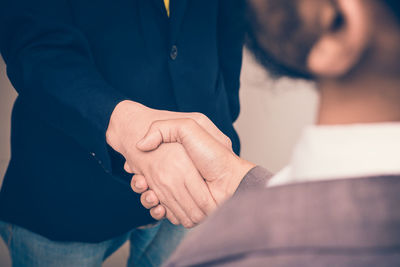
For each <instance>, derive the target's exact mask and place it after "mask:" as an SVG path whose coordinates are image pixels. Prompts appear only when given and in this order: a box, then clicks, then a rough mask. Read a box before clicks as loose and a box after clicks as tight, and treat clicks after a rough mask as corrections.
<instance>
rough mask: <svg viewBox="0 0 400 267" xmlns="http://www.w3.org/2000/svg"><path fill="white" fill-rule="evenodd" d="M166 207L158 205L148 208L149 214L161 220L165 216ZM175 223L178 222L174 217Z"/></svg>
mask: <svg viewBox="0 0 400 267" xmlns="http://www.w3.org/2000/svg"><path fill="white" fill-rule="evenodd" d="M166 213H167V211H166V209H165V207H164V206H163V205H158V206H156V207H154V208H152V209H151V210H150V215H151V217H153V218H154V219H156V220H157V221H159V220H162V219H164V218H165V216H166ZM174 220H175V222H176V223H179V221H178V219H176V218H174Z"/></svg>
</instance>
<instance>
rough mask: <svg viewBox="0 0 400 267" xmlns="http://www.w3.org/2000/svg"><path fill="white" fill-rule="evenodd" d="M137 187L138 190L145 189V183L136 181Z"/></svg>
mask: <svg viewBox="0 0 400 267" xmlns="http://www.w3.org/2000/svg"><path fill="white" fill-rule="evenodd" d="M135 187H136V188H137V189H141V188H143V183H142V182H140V181H136V182H135Z"/></svg>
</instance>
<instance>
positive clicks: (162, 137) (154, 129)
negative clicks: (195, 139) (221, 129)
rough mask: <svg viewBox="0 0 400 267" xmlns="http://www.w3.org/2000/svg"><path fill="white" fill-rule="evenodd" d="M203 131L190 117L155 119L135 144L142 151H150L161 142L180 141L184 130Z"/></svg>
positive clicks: (184, 133)
mask: <svg viewBox="0 0 400 267" xmlns="http://www.w3.org/2000/svg"><path fill="white" fill-rule="evenodd" d="M196 130H197V131H204V130H203V129H202V128H201V127H200V125H198V124H197V123H196V122H195V121H194V120H192V119H176V120H166V121H155V122H153V123H152V124H151V126H150V129H149V130H148V132H147V133H146V135H145V136H144V137H143V138H142V139H141V140H140V141H139V142H138V143H137V144H136V146H137V148H138V149H139V150H142V151H152V150H154V149H156V148H158V147H159V146H160V145H161V144H162V143H181V140H182V138H183V137H184V136H185V135H186V134H187V133H186V131H194V132H196Z"/></svg>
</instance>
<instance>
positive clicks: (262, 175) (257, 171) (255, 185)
mask: <svg viewBox="0 0 400 267" xmlns="http://www.w3.org/2000/svg"><path fill="white" fill-rule="evenodd" d="M271 177H272V174H271V172H269V171H268V170H266V169H264V168H263V167H261V166H256V167H254V168H252V169H251V170H250V171H249V172H248V173H247V174H246V176H244V178H243V180H242V181H241V183H240V184H239V187H238V189H237V190H236V192H235V195H238V194H241V193H242V192H245V191H248V190H254V189H259V188H265V187H266V186H267V182H268V180H269V179H270V178H271Z"/></svg>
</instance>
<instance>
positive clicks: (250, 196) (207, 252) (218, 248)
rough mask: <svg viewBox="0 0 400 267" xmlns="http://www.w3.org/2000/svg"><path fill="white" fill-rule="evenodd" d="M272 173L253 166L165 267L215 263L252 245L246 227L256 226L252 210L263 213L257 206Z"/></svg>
mask: <svg viewBox="0 0 400 267" xmlns="http://www.w3.org/2000/svg"><path fill="white" fill-rule="evenodd" d="M271 176H272V174H271V173H270V172H269V171H267V170H266V169H264V168H262V167H260V166H257V167H254V168H253V169H251V170H250V171H249V172H248V173H247V174H246V176H245V177H244V178H243V180H242V182H241V183H240V185H239V188H238V189H237V191H236V192H235V194H234V196H233V197H232V198H231V199H230V200H228V201H227V202H226V203H225V204H224V205H223V206H222V207H220V208H219V209H218V210H217V211H216V212H215V213H214V214H213V215H211V217H210V218H208V219H207V220H206V221H205V222H204V223H202V224H201V225H199V226H197V227H196V228H195V229H193V230H192V231H191V232H190V234H189V235H188V236H187V238H185V239H184V240H183V242H182V243H181V245H180V246H179V247H178V249H177V250H176V251H175V253H174V254H173V255H172V256H171V258H170V259H169V260H168V262H167V263H166V264H165V265H164V267H178V266H179V267H181V266H215V265H218V261H219V260H220V259H221V258H225V257H226V258H229V257H230V256H231V255H235V253H237V252H239V251H242V250H243V248H249V247H251V244H246V245H244V246H243V242H247V240H248V239H247V236H246V234H245V233H246V231H243V228H242V227H243V225H247V226H249V228H250V229H255V228H256V227H251V226H254V222H255V221H254V219H253V218H254V217H252V215H253V214H252V213H253V212H258V213H260V210H259V209H256V208H255V207H262V205H261V204H260V203H263V202H261V201H259V200H260V198H263V197H264V196H265V194H266V193H265V192H266V184H267V181H268V179H270V178H271ZM238 218H241V219H242V220H239V219H238ZM243 221H244V222H245V223H243ZM250 240H252V239H250ZM221 265H223V264H222V263H221ZM226 266H228V265H226Z"/></svg>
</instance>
